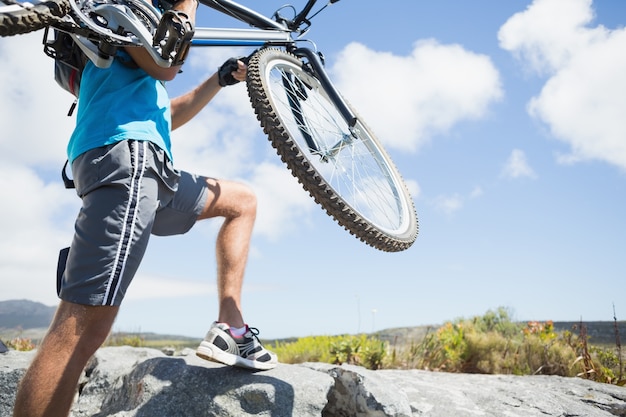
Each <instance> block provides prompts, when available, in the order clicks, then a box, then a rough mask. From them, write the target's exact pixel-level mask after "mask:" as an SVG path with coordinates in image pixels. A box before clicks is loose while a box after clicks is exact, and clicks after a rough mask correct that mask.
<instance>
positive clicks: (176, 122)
mask: <svg viewBox="0 0 626 417" xmlns="http://www.w3.org/2000/svg"><path fill="white" fill-rule="evenodd" d="M246 72H247V67H246V65H245V64H244V63H243V62H241V61H237V70H235V71H233V72H231V75H232V76H233V78H234V79H235V80H237V81H244V80H245V79H246ZM221 88H222V87H221V86H220V83H219V75H218V73H217V72H216V73H215V74H213V75H211V76H210V77H209V78H208V79H207V80H206V81H204V82H203V83H202V84H200V85H199V86H197V87H196V88H194V89H193V90H191V91H190V92H188V93H186V94H183V95H182V96H179V97H176V98H173V99H172V100H171V103H172V130H174V129H176V128H178V127H180V126H182V125H184V124H185V123H187V122H188V121H189V120H191V119H192V118H193V117H194V116H195V115H196V114H198V113H199V112H200V110H202V109H203V108H204V106H206V105H207V104H208V103H209V102H210V101H211V100H212V99H213V97H215V95H216V94H217V93H218V92H219V91H220V90H221Z"/></svg>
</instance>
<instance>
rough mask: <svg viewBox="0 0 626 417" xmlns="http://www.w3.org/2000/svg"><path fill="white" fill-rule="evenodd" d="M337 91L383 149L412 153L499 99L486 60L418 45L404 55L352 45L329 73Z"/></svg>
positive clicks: (456, 49)
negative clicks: (408, 53) (374, 134)
mask: <svg viewBox="0 0 626 417" xmlns="http://www.w3.org/2000/svg"><path fill="white" fill-rule="evenodd" d="M331 72H332V74H333V78H334V80H335V81H336V83H337V86H338V88H339V90H340V91H341V92H342V93H343V94H344V95H345V96H346V98H347V100H348V101H350V102H351V103H352V104H353V105H354V107H355V108H356V110H357V111H358V112H359V113H360V114H361V115H362V116H363V117H364V120H365V121H366V123H367V124H368V125H370V126H371V127H372V129H373V130H374V132H376V135H377V136H378V137H379V139H380V140H381V141H382V142H383V143H384V144H385V146H388V147H393V148H396V149H402V150H409V151H415V150H417V149H419V148H420V147H421V146H422V145H423V144H424V143H426V142H427V141H428V140H429V139H430V138H431V137H432V136H434V135H437V134H441V133H445V132H446V131H447V130H449V129H450V128H451V127H452V126H454V124H456V123H459V122H460V121H463V120H471V119H478V118H481V117H484V116H485V115H486V113H487V111H488V108H489V105H491V104H492V103H493V102H494V101H496V100H498V99H500V98H501V97H502V94H503V93H502V89H501V85H500V76H499V73H498V71H497V69H496V68H495V67H494V65H493V63H492V62H491V60H490V59H489V58H488V57H487V56H485V55H479V54H476V53H473V52H470V51H467V50H465V49H463V48H462V47H461V46H459V45H442V44H440V43H438V42H437V41H435V40H424V41H419V42H417V43H416V44H415V45H414V48H413V51H412V52H411V54H410V55H408V56H398V55H393V54H391V53H389V52H379V51H374V50H371V49H369V48H368V47H366V46H364V45H362V44H359V43H352V44H350V45H348V46H347V47H346V48H345V49H344V50H343V51H342V52H341V53H340V55H339V57H337V59H336V60H335V65H334V66H333V67H332V70H331Z"/></svg>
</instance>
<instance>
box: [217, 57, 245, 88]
mask: <svg viewBox="0 0 626 417" xmlns="http://www.w3.org/2000/svg"><path fill="white" fill-rule="evenodd" d="M245 60H246V59H245V58H230V59H229V60H228V61H226V62H224V64H222V66H221V67H220V68H219V70H218V71H217V75H218V78H219V83H220V85H221V86H222V87H226V86H227V85H233V84H237V83H238V82H240V81H244V80H245V79H246V73H247V71H248V66H247V65H246V64H245V63H244V61H245Z"/></svg>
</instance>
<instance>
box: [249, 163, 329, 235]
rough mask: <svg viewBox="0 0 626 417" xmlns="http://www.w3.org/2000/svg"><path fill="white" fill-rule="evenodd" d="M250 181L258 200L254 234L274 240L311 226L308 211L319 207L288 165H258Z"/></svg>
mask: <svg viewBox="0 0 626 417" xmlns="http://www.w3.org/2000/svg"><path fill="white" fill-rule="evenodd" d="M251 181H252V183H251V185H252V187H253V189H255V190H256V193H257V197H258V201H259V203H258V215H257V220H256V223H255V233H260V234H262V235H263V236H265V237H267V238H269V239H271V240H276V239H278V238H279V237H281V236H285V235H286V234H288V233H290V232H293V231H294V230H298V229H299V228H301V227H303V225H304V226H306V225H308V218H309V216H308V215H307V214H308V213H310V211H311V210H315V209H317V210H318V208H316V207H315V203H314V201H313V199H312V197H310V196H309V194H308V193H307V192H306V191H304V189H303V188H302V186H301V185H300V184H299V183H298V181H297V180H296V179H295V178H294V177H293V176H292V175H291V173H289V171H288V170H287V167H286V166H283V165H275V164H271V163H267V162H266V163H262V164H259V165H258V166H257V167H256V168H255V170H254V175H253V176H252V180H251ZM303 223H304V224H303Z"/></svg>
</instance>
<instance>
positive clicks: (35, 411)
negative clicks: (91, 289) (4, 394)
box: [13, 301, 119, 417]
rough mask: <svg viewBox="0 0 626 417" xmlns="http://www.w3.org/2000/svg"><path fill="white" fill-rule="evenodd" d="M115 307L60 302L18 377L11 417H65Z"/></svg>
mask: <svg viewBox="0 0 626 417" xmlns="http://www.w3.org/2000/svg"><path fill="white" fill-rule="evenodd" d="M118 310H119V308H118V307H109V306H95V307H94V306H84V305H79V304H73V303H69V302H66V301H61V303H60V304H59V307H58V308H57V311H56V314H55V316H54V319H53V320H52V323H51V324H50V328H49V329H48V333H47V334H46V336H45V338H44V340H43V341H42V342H41V344H40V345H39V347H38V348H37V353H36V356H35V358H34V359H33V362H32V363H31V365H30V367H29V368H28V371H27V372H26V374H25V375H24V377H23V378H22V381H21V382H20V386H19V389H18V392H17V397H16V399H15V408H14V409H13V417H67V416H68V415H69V412H70V408H71V407H72V401H73V399H74V394H75V393H76V386H77V385H78V380H79V378H80V375H81V373H82V371H83V369H84V367H85V365H86V364H87V361H88V360H89V358H91V356H92V355H93V354H94V353H95V352H96V350H97V349H98V348H99V347H100V345H102V343H104V341H105V340H106V338H107V336H108V335H109V332H110V330H111V327H112V326H113V322H114V320H115V316H116V315H117V312H118Z"/></svg>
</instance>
